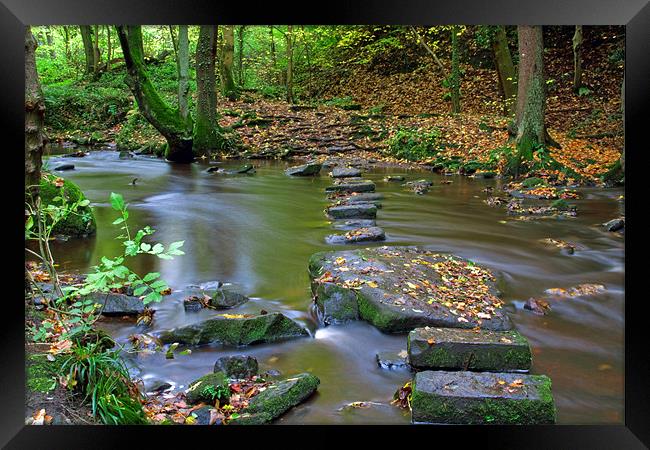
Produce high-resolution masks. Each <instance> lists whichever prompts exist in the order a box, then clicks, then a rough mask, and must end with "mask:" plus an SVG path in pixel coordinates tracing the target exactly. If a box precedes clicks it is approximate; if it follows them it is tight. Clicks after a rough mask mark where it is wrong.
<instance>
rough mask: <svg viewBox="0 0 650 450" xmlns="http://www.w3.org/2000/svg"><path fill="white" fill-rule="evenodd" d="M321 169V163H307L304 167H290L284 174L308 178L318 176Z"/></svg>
mask: <svg viewBox="0 0 650 450" xmlns="http://www.w3.org/2000/svg"><path fill="white" fill-rule="evenodd" d="M321 167H322V165H321V164H320V163H307V164H303V165H302V166H295V167H289V168H288V169H287V170H285V171H284V173H286V174H287V175H291V176H299V177H307V176H311V175H317V174H318V173H319V172H320V169H321Z"/></svg>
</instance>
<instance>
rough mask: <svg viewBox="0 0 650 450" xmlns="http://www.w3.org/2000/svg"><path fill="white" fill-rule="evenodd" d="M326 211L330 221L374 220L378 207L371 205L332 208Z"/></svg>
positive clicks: (361, 204)
mask: <svg viewBox="0 0 650 450" xmlns="http://www.w3.org/2000/svg"><path fill="white" fill-rule="evenodd" d="M325 211H326V214H327V216H328V217H329V218H330V219H374V218H375V217H377V207H376V206H375V205H373V204H370V203H357V204H354V205H341V206H332V207H330V208H327V209H326V210H325Z"/></svg>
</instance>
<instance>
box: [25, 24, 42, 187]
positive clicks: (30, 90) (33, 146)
mask: <svg viewBox="0 0 650 450" xmlns="http://www.w3.org/2000/svg"><path fill="white" fill-rule="evenodd" d="M36 47H37V43H36V39H35V38H34V35H33V34H32V30H31V28H30V27H29V26H27V27H26V30H25V193H27V194H31V196H32V199H35V198H36V197H37V196H38V192H39V183H40V180H41V164H42V155H43V147H44V146H45V141H46V138H45V134H44V133H43V119H44V116H45V99H44V97H43V91H42V90H41V83H40V81H39V79H38V72H37V71H36V58H35V57H34V52H35V51H36Z"/></svg>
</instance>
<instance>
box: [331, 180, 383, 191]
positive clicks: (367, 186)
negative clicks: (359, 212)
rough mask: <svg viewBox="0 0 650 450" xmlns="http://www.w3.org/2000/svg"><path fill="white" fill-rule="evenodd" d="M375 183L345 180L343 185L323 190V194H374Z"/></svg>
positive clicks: (335, 185)
mask: <svg viewBox="0 0 650 450" xmlns="http://www.w3.org/2000/svg"><path fill="white" fill-rule="evenodd" d="M374 191H375V183H373V182H372V181H370V180H359V181H353V180H345V183H339V184H334V185H332V186H328V187H326V188H325V192H374Z"/></svg>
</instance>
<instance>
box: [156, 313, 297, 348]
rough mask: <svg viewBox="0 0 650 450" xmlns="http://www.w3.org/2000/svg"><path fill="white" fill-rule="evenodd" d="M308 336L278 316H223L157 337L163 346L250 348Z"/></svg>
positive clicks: (163, 332) (294, 324)
mask: <svg viewBox="0 0 650 450" xmlns="http://www.w3.org/2000/svg"><path fill="white" fill-rule="evenodd" d="M302 336H309V332H308V331H307V330H306V329H305V328H304V327H303V326H302V325H300V324H298V323H297V322H294V321H293V320H291V319H289V318H288V317H286V316H284V315H283V314H281V313H272V314H263V315H258V316H249V315H243V314H223V315H218V316H216V317H214V318H212V319H207V320H204V321H201V322H197V323H193V324H191V325H186V326H184V327H178V328H173V329H171V330H166V331H162V332H160V333H159V336H157V337H158V338H159V339H160V341H161V342H162V343H163V344H171V343H173V342H178V343H179V344H187V345H201V344H212V343H216V344H223V345H250V344H260V343H264V342H274V341H279V340H283V339H289V338H295V337H302Z"/></svg>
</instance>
